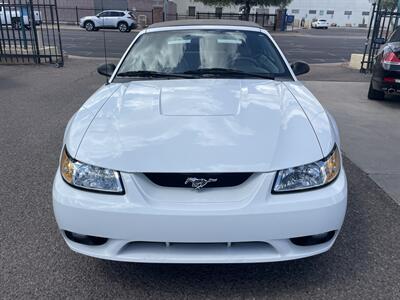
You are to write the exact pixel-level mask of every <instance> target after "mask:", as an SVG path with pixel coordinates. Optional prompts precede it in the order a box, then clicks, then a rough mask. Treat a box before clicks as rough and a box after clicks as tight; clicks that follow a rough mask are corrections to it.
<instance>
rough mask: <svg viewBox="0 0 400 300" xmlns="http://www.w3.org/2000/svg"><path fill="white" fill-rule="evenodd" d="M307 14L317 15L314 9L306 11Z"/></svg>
mask: <svg viewBox="0 0 400 300" xmlns="http://www.w3.org/2000/svg"><path fill="white" fill-rule="evenodd" d="M308 13H309V14H310V15H316V14H317V11H316V10H315V9H311V10H309V11H308Z"/></svg>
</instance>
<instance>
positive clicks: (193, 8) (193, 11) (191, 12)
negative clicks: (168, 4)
mask: <svg viewBox="0 0 400 300" xmlns="http://www.w3.org/2000/svg"><path fill="white" fill-rule="evenodd" d="M189 16H191V17H194V16H196V6H189Z"/></svg>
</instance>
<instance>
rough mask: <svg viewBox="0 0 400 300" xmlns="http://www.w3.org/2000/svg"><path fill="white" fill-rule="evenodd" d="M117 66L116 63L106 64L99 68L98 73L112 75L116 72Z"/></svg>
mask: <svg viewBox="0 0 400 300" xmlns="http://www.w3.org/2000/svg"><path fill="white" fill-rule="evenodd" d="M115 68H116V66H115V65H114V64H104V65H101V66H100V67H98V68H97V73H99V74H100V75H104V76H107V77H111V75H112V74H113V73H114V71H115Z"/></svg>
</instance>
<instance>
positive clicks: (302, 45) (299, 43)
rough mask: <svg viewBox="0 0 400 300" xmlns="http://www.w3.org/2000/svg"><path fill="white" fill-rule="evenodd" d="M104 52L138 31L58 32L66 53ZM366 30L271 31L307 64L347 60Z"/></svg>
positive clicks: (118, 50)
mask: <svg viewBox="0 0 400 300" xmlns="http://www.w3.org/2000/svg"><path fill="white" fill-rule="evenodd" d="M103 34H105V39H106V43H105V44H106V47H105V49H106V53H107V55H108V56H109V57H115V58H120V57H121V56H122V54H123V53H124V51H125V50H126V48H127V47H128V46H129V44H130V43H131V42H132V40H133V38H134V37H135V35H136V34H137V32H131V33H121V32H118V31H115V30H104V31H103V30H100V31H98V32H87V31H85V30H84V29H79V28H78V27H77V28H75V29H73V30H68V29H64V30H62V32H61V36H62V38H63V49H64V50H65V51H66V53H67V54H70V55H76V56H84V57H104V36H103ZM366 34H367V32H366V31H365V30H354V29H347V30H346V29H329V30H317V29H310V30H299V31H296V32H285V33H279V32H273V33H272V35H273V36H274V38H275V40H276V41H277V43H278V44H279V46H280V47H281V48H282V50H283V52H284V53H285V55H286V57H287V58H288V60H289V61H291V62H294V61H297V60H302V61H305V62H307V63H335V62H344V61H348V60H349V59H350V56H351V53H363V51H364V43H365V39H366Z"/></svg>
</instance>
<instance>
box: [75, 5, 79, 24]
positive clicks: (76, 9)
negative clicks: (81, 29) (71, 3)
mask: <svg viewBox="0 0 400 300" xmlns="http://www.w3.org/2000/svg"><path fill="white" fill-rule="evenodd" d="M75 15H76V25H78V26H79V15H78V6H75Z"/></svg>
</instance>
